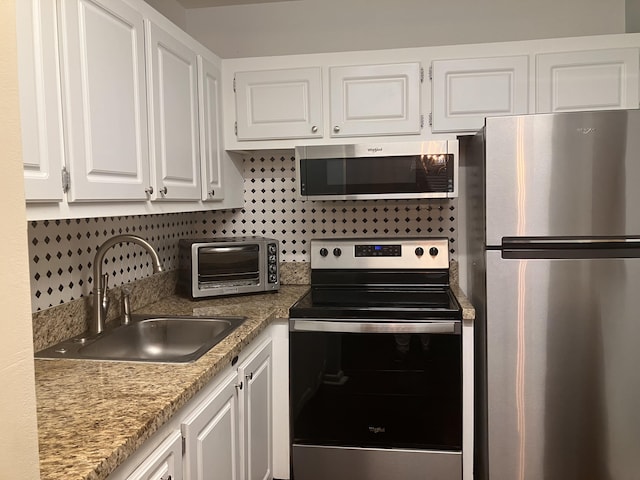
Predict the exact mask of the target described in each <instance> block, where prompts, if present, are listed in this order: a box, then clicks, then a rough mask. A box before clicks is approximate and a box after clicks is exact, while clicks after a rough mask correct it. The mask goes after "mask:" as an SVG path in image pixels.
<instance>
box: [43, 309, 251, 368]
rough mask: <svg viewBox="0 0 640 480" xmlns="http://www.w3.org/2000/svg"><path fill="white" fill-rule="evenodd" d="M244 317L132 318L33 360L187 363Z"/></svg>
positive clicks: (67, 343) (210, 346) (218, 340)
mask: <svg viewBox="0 0 640 480" xmlns="http://www.w3.org/2000/svg"><path fill="white" fill-rule="evenodd" d="M245 319H246V317H182V316H148V315H147V316H142V315H132V321H131V323H130V324H129V325H119V326H117V327H115V328H110V329H107V330H105V331H104V332H103V333H101V334H99V335H96V336H95V337H88V338H87V337H84V336H78V337H74V338H72V339H70V340H66V341H64V342H61V343H59V344H57V345H54V346H53V347H50V348H47V349H45V350H41V351H40V352H37V353H36V354H35V357H36V358H43V359H53V358H69V359H82V360H111V361H122V362H157V363H188V362H193V361H195V360H197V359H198V358H200V357H201V356H202V355H204V354H205V353H206V352H208V351H209V350H211V348H213V347H214V346H215V345H216V344H218V343H220V342H221V341H222V340H224V339H225V338H226V337H227V336H228V335H229V334H230V333H231V332H232V331H233V330H235V329H236V328H237V327H238V326H239V325H241V324H242V322H243V321H244V320H245Z"/></svg>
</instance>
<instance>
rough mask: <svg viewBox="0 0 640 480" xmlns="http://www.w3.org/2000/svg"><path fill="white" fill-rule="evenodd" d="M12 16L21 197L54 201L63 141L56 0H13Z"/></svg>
mask: <svg viewBox="0 0 640 480" xmlns="http://www.w3.org/2000/svg"><path fill="white" fill-rule="evenodd" d="M16 17H17V18H16V20H17V35H18V75H19V79H20V80H19V81H20V116H21V122H22V123H21V127H22V158H23V165H24V179H25V197H26V199H27V202H30V201H37V202H59V201H61V200H62V199H63V190H62V188H63V187H62V175H61V171H62V163H63V156H64V144H63V138H62V105H61V103H62V98H61V94H60V71H59V65H58V26H57V23H56V3H55V2H52V1H50V0H22V1H19V2H16Z"/></svg>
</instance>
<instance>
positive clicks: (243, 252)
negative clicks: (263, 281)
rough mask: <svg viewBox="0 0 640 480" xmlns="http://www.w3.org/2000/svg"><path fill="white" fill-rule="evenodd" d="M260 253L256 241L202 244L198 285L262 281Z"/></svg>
mask: <svg viewBox="0 0 640 480" xmlns="http://www.w3.org/2000/svg"><path fill="white" fill-rule="evenodd" d="M260 257H261V252H260V245H258V244H255V243H253V244H246V245H229V246H226V245H223V246H217V245H215V246H201V247H199V248H198V287H199V289H200V290H203V289H208V288H217V287H243V286H253V285H260Z"/></svg>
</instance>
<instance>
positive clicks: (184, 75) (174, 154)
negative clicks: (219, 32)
mask: <svg viewBox="0 0 640 480" xmlns="http://www.w3.org/2000/svg"><path fill="white" fill-rule="evenodd" d="M147 31H148V39H149V42H148V54H147V56H148V65H149V68H148V71H149V72H150V78H149V80H148V88H149V91H150V99H151V108H150V110H151V118H150V128H149V133H150V137H151V149H152V150H151V158H152V165H153V168H154V180H155V185H154V190H155V191H154V193H153V194H154V199H167V200H199V199H200V196H201V183H200V153H199V129H198V89H197V60H196V54H195V52H193V51H192V50H191V49H190V48H189V47H187V46H186V45H185V44H183V43H182V42H180V41H179V40H178V39H177V38H175V37H173V36H172V35H171V34H169V33H168V32H166V31H165V30H163V29H162V28H160V27H158V26H157V25H155V24H153V23H152V22H147Z"/></svg>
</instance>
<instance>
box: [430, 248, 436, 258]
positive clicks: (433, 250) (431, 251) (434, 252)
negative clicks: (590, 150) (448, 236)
mask: <svg viewBox="0 0 640 480" xmlns="http://www.w3.org/2000/svg"><path fill="white" fill-rule="evenodd" d="M429 255H431V256H432V257H435V256H436V255H438V249H437V248H436V247H431V248H430V249H429Z"/></svg>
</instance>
